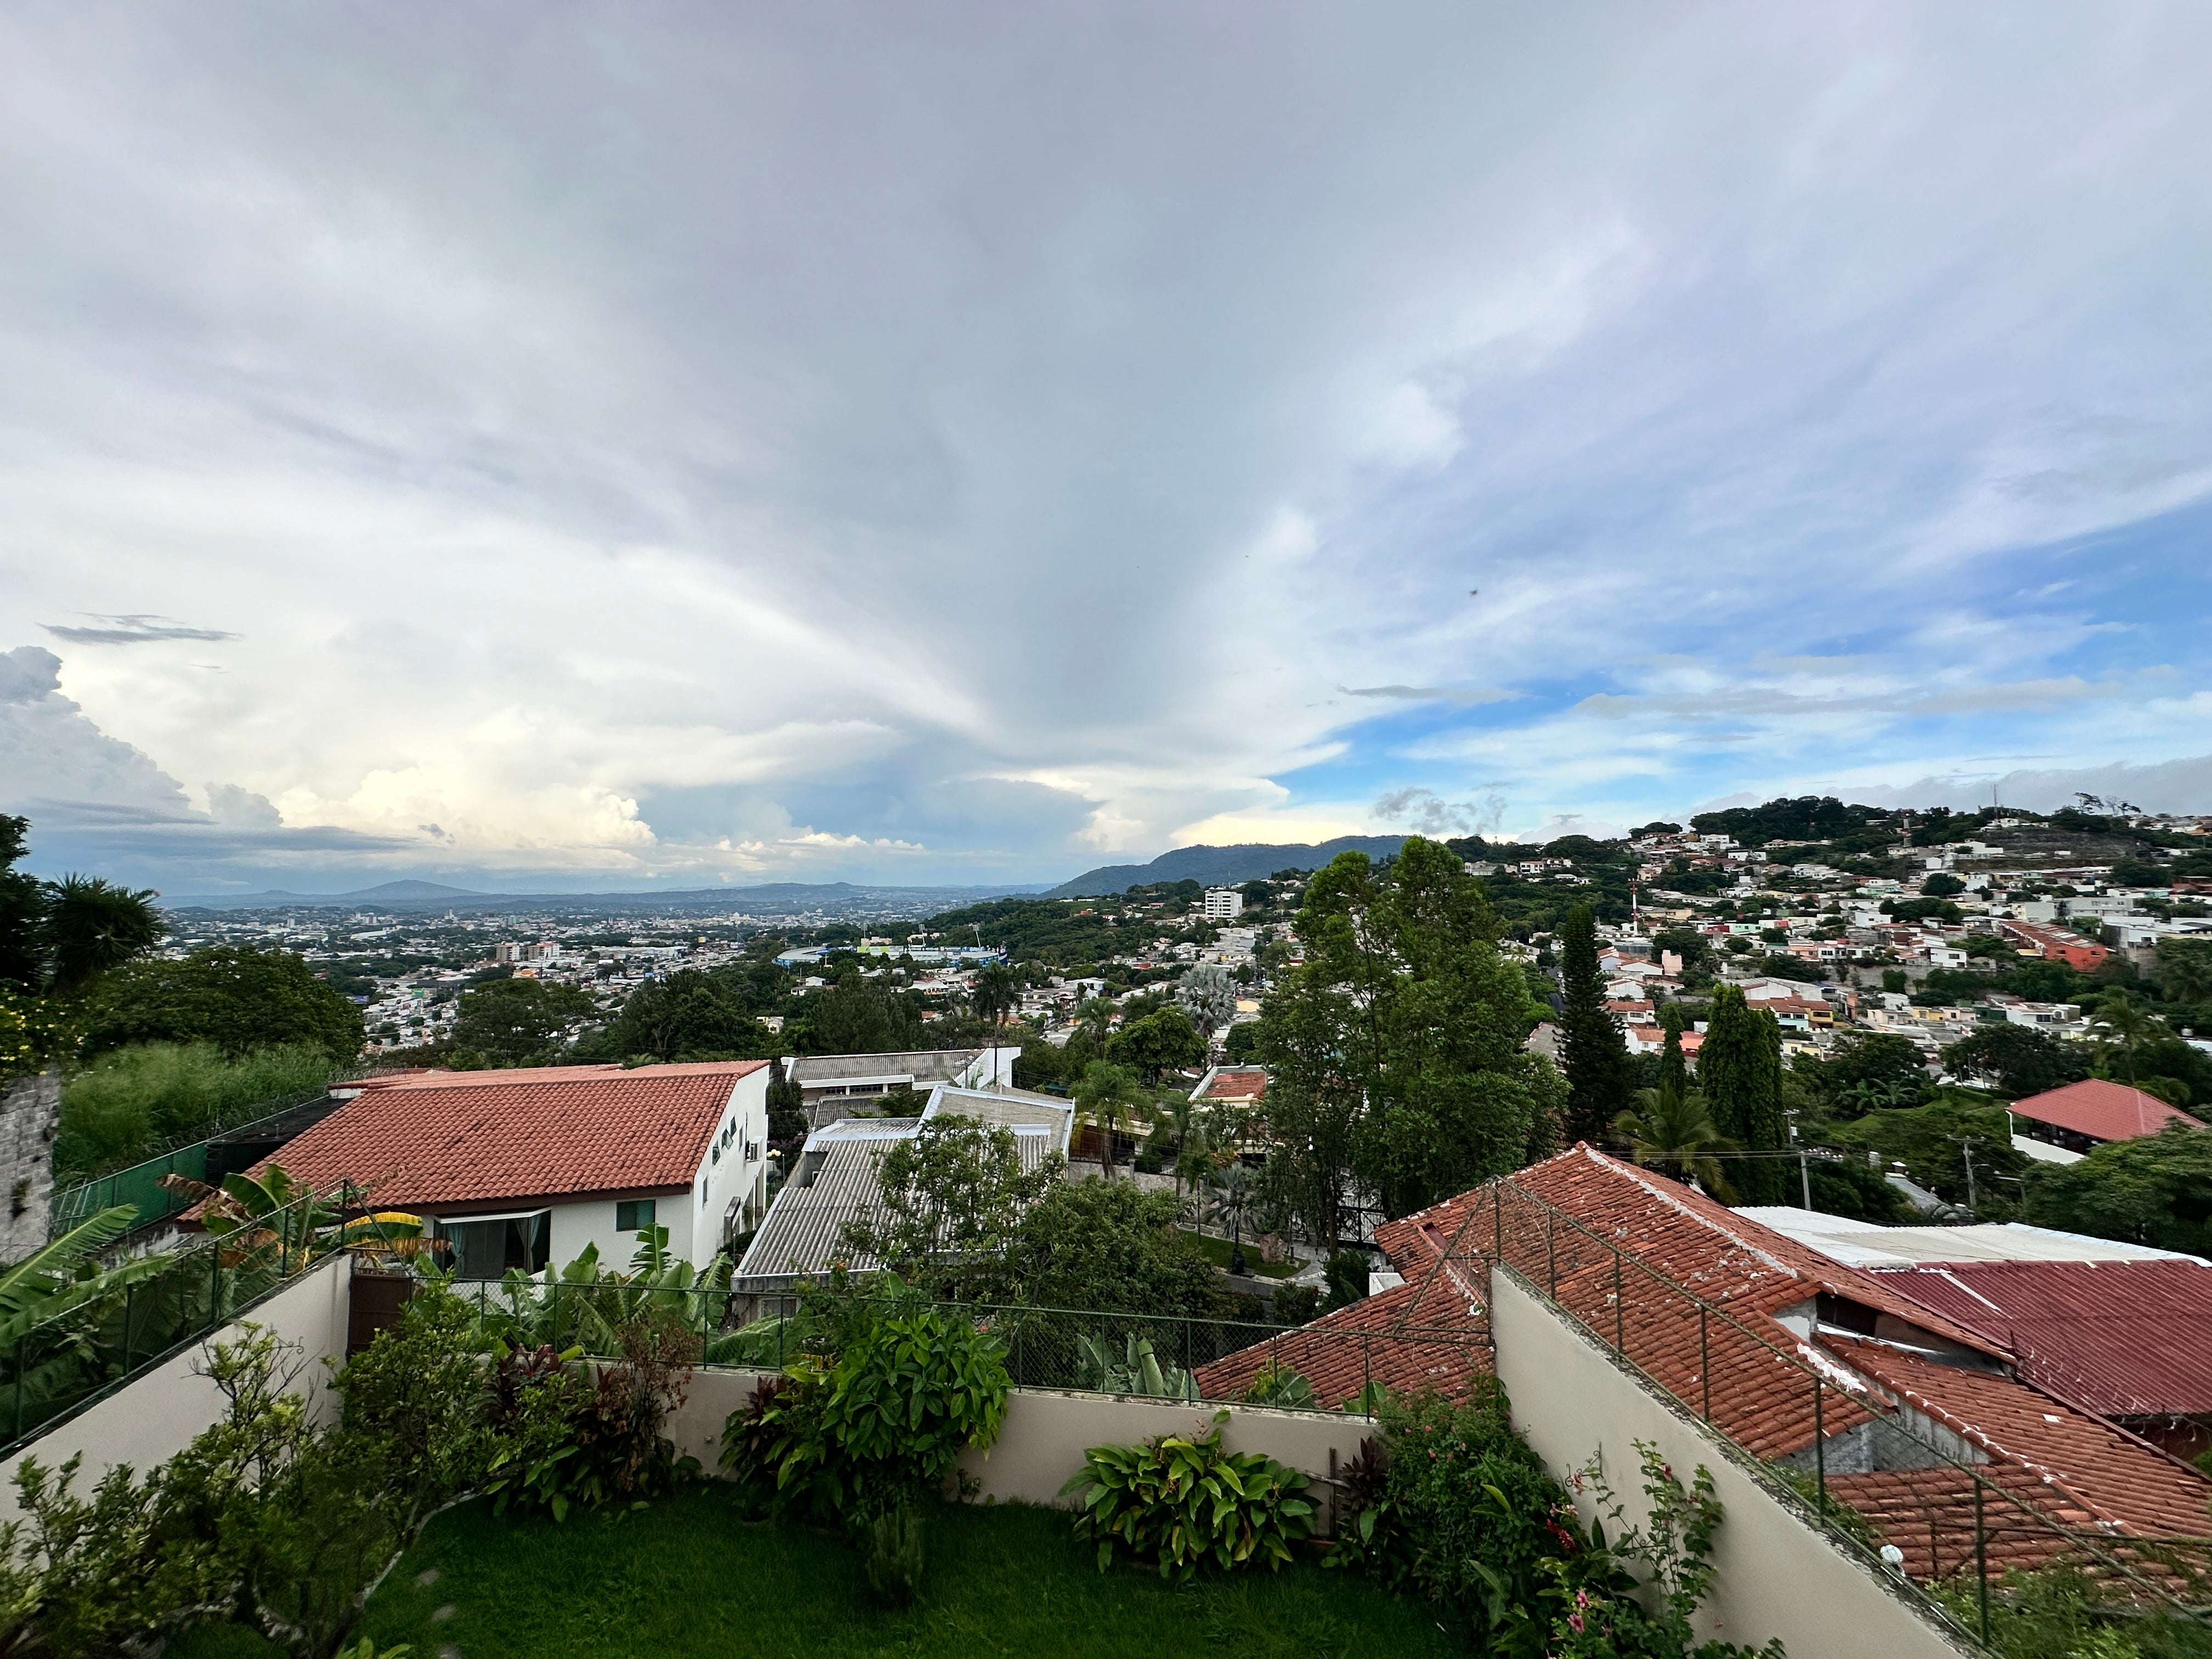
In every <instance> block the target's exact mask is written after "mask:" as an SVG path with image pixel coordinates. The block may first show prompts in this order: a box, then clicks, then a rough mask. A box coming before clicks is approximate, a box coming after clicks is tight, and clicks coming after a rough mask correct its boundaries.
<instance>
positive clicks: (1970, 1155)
mask: <svg viewBox="0 0 2212 1659" xmlns="http://www.w3.org/2000/svg"><path fill="white" fill-rule="evenodd" d="M1946 1139H1951V1140H1955V1141H1957V1142H1958V1143H1959V1150H1960V1152H1963V1153H1964V1154H1965V1155H1966V1207H1967V1208H1968V1209H1970V1210H1978V1209H1980V1208H1981V1203H1980V1200H1979V1199H1978V1196H1977V1194H1976V1189H1975V1187H1974V1138H1973V1137H1972V1135H1950V1136H1948V1137H1946Z"/></svg>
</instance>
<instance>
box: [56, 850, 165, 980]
mask: <svg viewBox="0 0 2212 1659" xmlns="http://www.w3.org/2000/svg"><path fill="white" fill-rule="evenodd" d="M43 889H44V898H45V903H44V906H43V908H44V910H45V913H46V914H45V915H44V917H43V918H42V919H41V921H40V932H41V933H43V934H44V935H45V944H46V959H47V963H48V972H49V975H50V976H51V978H52V984H53V988H54V989H55V990H56V991H58V992H70V991H80V990H82V989H83V988H84V987H86V986H88V985H89V984H91V983H92V981H94V980H95V979H98V978H99V977H100V975H102V974H104V973H106V971H107V970H108V969H111V968H118V967H120V966H121V965H122V964H123V963H126V962H128V961H130V960H131V957H136V956H140V955H143V953H144V952H146V951H149V950H151V949H152V948H153V947H154V946H155V945H157V944H159V943H160V942H161V938H162V936H163V935H164V934H166V933H167V932H168V931H169V930H168V927H167V924H165V923H164V922H163V921H162V920H161V912H160V911H158V910H156V909H155V908H154V901H155V898H157V897H159V895H158V894H156V893H155V891H154V890H153V889H151V888H139V889H133V888H129V887H118V886H116V885H114V884H112V883H111V882H106V881H103V880H101V879H100V878H99V877H97V876H64V877H63V878H61V879H60V880H59V881H50V882H46V883H45V884H43Z"/></svg>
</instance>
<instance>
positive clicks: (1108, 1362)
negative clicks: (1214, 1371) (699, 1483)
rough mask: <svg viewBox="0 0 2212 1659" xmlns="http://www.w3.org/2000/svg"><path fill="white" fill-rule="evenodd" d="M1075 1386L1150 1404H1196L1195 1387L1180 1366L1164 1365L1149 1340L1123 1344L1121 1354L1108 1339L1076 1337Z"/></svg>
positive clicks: (1082, 1333)
mask: <svg viewBox="0 0 2212 1659" xmlns="http://www.w3.org/2000/svg"><path fill="white" fill-rule="evenodd" d="M1075 1375H1076V1386H1077V1387H1079V1388H1084V1389H1096V1390H1097V1391H1098V1392H1099V1393H1100V1394H1134V1395H1144V1396H1146V1398H1147V1399H1152V1400H1195V1399H1197V1398H1198V1383H1197V1382H1196V1380H1195V1379H1194V1378H1193V1377H1192V1376H1191V1374H1190V1373H1189V1372H1188V1371H1187V1370H1183V1369H1182V1367H1181V1366H1179V1365H1164V1364H1161V1363H1160V1360H1159V1357H1158V1355H1157V1354H1156V1353H1155V1352H1153V1350H1152V1340H1151V1339H1150V1338H1148V1337H1141V1336H1134V1335H1132V1336H1129V1337H1127V1338H1125V1339H1124V1340H1123V1346H1122V1351H1121V1353H1120V1354H1118V1355H1117V1354H1116V1353H1115V1352H1114V1347H1113V1344H1112V1341H1111V1340H1110V1339H1109V1338H1107V1337H1104V1336H1100V1335H1097V1334H1093V1333H1091V1332H1089V1331H1079V1332H1078V1333H1077V1334H1076V1337H1075Z"/></svg>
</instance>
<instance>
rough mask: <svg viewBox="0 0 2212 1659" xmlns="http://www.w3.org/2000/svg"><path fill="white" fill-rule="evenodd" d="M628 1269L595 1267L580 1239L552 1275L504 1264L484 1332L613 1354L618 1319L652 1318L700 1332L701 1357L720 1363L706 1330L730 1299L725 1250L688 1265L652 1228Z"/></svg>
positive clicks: (715, 1340)
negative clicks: (704, 1347)
mask: <svg viewBox="0 0 2212 1659" xmlns="http://www.w3.org/2000/svg"><path fill="white" fill-rule="evenodd" d="M630 1268H631V1271H629V1273H617V1272H614V1271H612V1270H611V1269H608V1268H605V1267H601V1266H600V1265H599V1246H598V1245H596V1244H586V1246H585V1247H584V1250H583V1254H582V1255H579V1256H578V1257H577V1258H576V1259H575V1260H574V1261H571V1262H569V1263H568V1265H567V1266H566V1267H562V1268H561V1269H560V1270H559V1271H558V1272H557V1273H556V1271H555V1270H554V1269H553V1268H552V1267H547V1268H546V1269H545V1271H544V1273H542V1274H537V1275H532V1274H530V1273H525V1272H523V1271H522V1270H521V1269H520V1268H519V1267H510V1268H509V1269H508V1270H507V1276H506V1277H505V1278H504V1279H501V1281H500V1285H499V1293H500V1297H501V1302H500V1304H498V1305H496V1306H494V1305H489V1304H487V1305H486V1306H485V1308H484V1310H483V1324H484V1326H485V1327H486V1328H487V1332H486V1334H492V1335H496V1336H499V1337H500V1338H501V1340H505V1341H507V1342H508V1343H509V1344H510V1345H512V1346H524V1347H538V1346H552V1347H556V1348H557V1347H565V1346H571V1345H574V1346H579V1347H581V1348H582V1349H583V1350H584V1351H585V1352H586V1353H592V1354H599V1355H612V1354H617V1353H619V1352H622V1332H623V1327H624V1326H625V1325H628V1324H630V1323H633V1322H636V1321H638V1320H641V1319H657V1320H663V1321H665V1322H668V1323H671V1324H675V1325H680V1326H681V1327H682V1328H684V1329H686V1330H693V1331H698V1332H700V1333H702V1334H703V1335H706V1336H707V1337H708V1354H707V1358H708V1359H710V1360H714V1361H716V1362H717V1363H721V1362H720V1356H719V1355H718V1354H717V1352H715V1348H716V1346H717V1344H720V1345H721V1346H725V1347H726V1346H730V1345H729V1343H728V1340H727V1339H725V1338H719V1337H716V1336H715V1335H714V1334H713V1333H714V1327H715V1326H717V1325H719V1324H720V1322H721V1317H722V1313H723V1310H725V1309H726V1307H727V1306H728V1303H729V1291H730V1271H731V1263H730V1258H729V1256H728V1255H727V1253H726V1252H725V1253H721V1254H718V1255H716V1256H715V1257H714V1260H713V1261H709V1262H708V1264H707V1265H706V1266H705V1267H702V1268H695V1267H692V1265H691V1264H690V1262H689V1261H684V1259H683V1258H682V1257H680V1256H676V1255H671V1254H670V1253H669V1249H668V1229H667V1228H665V1227H651V1228H647V1229H646V1230H644V1231H641V1233H640V1234H639V1235H638V1248H637V1253H636V1254H635V1255H634V1256H633V1257H632V1258H631V1260H630ZM738 1334H740V1333H734V1332H733V1333H731V1334H730V1336H732V1337H735V1336H737V1335H738Z"/></svg>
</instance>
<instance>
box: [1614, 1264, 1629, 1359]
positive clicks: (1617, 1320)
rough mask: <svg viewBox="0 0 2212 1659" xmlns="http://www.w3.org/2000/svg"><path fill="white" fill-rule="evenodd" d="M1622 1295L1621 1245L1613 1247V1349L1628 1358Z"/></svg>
mask: <svg viewBox="0 0 2212 1659" xmlns="http://www.w3.org/2000/svg"><path fill="white" fill-rule="evenodd" d="M1620 1303H1621V1297H1620V1246H1619V1245H1618V1244H1616V1245H1614V1246H1613V1352H1615V1353H1617V1354H1620V1355H1621V1356H1622V1357H1623V1358H1626V1356H1627V1353H1628V1344H1627V1342H1626V1340H1625V1339H1624V1337H1623V1335H1622V1329H1623V1327H1622V1323H1621V1307H1620Z"/></svg>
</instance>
